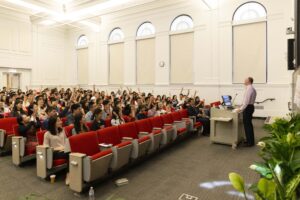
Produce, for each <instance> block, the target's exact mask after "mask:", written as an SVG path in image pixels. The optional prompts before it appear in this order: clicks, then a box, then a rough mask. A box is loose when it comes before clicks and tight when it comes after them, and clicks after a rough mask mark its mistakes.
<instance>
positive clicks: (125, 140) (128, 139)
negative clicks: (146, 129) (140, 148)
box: [122, 137, 133, 142]
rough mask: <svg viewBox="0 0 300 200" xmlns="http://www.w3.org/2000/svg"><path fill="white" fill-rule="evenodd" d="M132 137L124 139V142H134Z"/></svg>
mask: <svg viewBox="0 0 300 200" xmlns="http://www.w3.org/2000/svg"><path fill="white" fill-rule="evenodd" d="M132 140H133V138H132V137H122V142H127V141H132Z"/></svg>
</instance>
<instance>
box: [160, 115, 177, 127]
mask: <svg viewBox="0 0 300 200" xmlns="http://www.w3.org/2000/svg"><path fill="white" fill-rule="evenodd" d="M161 118H162V120H163V122H164V124H173V122H174V120H173V118H172V114H171V113H170V114H166V115H162V116H161Z"/></svg>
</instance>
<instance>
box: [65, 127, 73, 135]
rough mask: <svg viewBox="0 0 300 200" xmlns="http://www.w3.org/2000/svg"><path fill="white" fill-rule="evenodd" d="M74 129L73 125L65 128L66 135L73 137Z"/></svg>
mask: <svg viewBox="0 0 300 200" xmlns="http://www.w3.org/2000/svg"><path fill="white" fill-rule="evenodd" d="M73 128H74V126H73V125H69V126H65V127H64V129H65V133H66V136H67V137H71V136H72V129H73Z"/></svg>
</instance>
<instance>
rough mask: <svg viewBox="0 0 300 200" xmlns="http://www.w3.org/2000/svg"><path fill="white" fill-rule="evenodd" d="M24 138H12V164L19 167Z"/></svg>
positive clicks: (22, 154) (23, 149) (23, 151)
mask: <svg viewBox="0 0 300 200" xmlns="http://www.w3.org/2000/svg"><path fill="white" fill-rule="evenodd" d="M25 143H26V138H24V137H22V136H13V137H12V162H13V164H15V165H17V166H19V165H20V164H21V158H22V157H24V154H25Z"/></svg>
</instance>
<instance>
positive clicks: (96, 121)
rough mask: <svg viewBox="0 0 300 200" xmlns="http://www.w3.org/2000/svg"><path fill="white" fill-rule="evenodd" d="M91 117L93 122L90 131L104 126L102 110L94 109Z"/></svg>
mask: <svg viewBox="0 0 300 200" xmlns="http://www.w3.org/2000/svg"><path fill="white" fill-rule="evenodd" d="M92 119H93V122H92V126H91V131H96V130H99V129H101V128H104V126H105V122H104V121H103V120H102V110H101V109H100V108H96V109H95V111H94V114H93V116H92Z"/></svg>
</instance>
